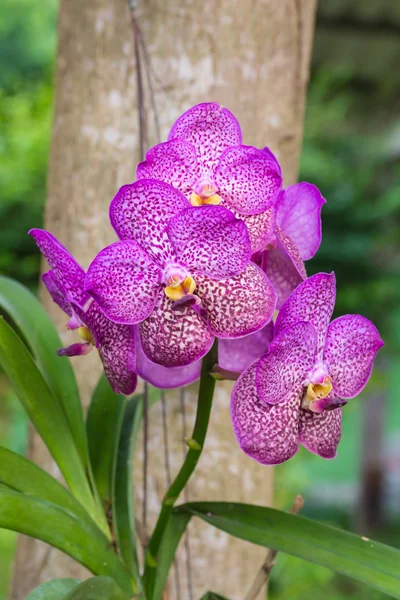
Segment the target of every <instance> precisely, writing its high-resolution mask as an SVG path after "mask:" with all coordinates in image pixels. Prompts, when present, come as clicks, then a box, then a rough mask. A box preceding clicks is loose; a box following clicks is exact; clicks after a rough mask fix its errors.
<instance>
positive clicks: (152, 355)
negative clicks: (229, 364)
mask: <svg viewBox="0 0 400 600" xmlns="http://www.w3.org/2000/svg"><path fill="white" fill-rule="evenodd" d="M139 327H140V336H141V342H142V348H143V350H144V352H145V354H146V356H147V357H148V358H149V359H150V360H151V361H153V362H155V363H157V364H159V365H162V366H163V367H183V366H186V365H190V364H191V363H193V362H195V361H198V360H199V359H200V358H202V357H203V356H204V355H205V354H207V352H208V351H209V350H210V348H211V346H212V343H213V341H214V336H213V335H212V333H211V332H210V331H209V330H208V328H207V326H206V324H205V323H204V322H203V320H202V318H201V317H200V316H199V315H198V314H197V312H195V311H194V310H193V309H192V308H190V307H189V306H183V307H182V308H181V310H179V311H178V310H174V308H173V303H172V302H171V300H170V299H169V298H167V296H166V295H165V294H160V295H159V297H158V299H157V303H156V305H155V307H154V310H153V311H152V313H151V314H150V315H149V317H148V318H147V319H145V320H144V321H143V322H142V323H140V326H139Z"/></svg>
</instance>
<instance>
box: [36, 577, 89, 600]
mask: <svg viewBox="0 0 400 600" xmlns="http://www.w3.org/2000/svg"><path fill="white" fill-rule="evenodd" d="M79 584H80V581H79V579H53V580H52V581H46V583H42V584H41V585H39V586H38V587H37V588H36V589H34V590H33V591H32V592H31V593H30V594H29V596H27V597H26V599H25V600H66V598H67V597H68V594H69V593H70V592H72V590H73V589H74V588H76V586H77V585H79Z"/></svg>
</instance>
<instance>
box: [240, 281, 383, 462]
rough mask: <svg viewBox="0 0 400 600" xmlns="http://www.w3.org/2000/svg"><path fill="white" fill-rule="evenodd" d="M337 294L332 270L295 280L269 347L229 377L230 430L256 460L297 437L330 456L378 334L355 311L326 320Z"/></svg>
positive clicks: (283, 455)
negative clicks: (237, 375) (231, 381)
mask: <svg viewBox="0 0 400 600" xmlns="http://www.w3.org/2000/svg"><path fill="white" fill-rule="evenodd" d="M335 298H336V284H335V275H334V273H331V274H330V275H328V274H326V273H317V274H316V275H313V276H312V277H310V278H309V279H307V280H306V281H304V282H303V283H301V284H300V285H299V286H298V287H297V288H296V290H295V291H294V292H293V294H292V295H291V296H290V298H289V299H288V300H287V301H286V302H285V304H284V305H283V307H282V309H281V311H280V312H279V314H278V318H277V320H276V323H275V338H274V340H273V341H272V342H271V344H270V346H269V349H268V353H267V354H266V355H265V356H264V357H263V358H261V359H260V360H259V361H256V362H254V363H253V364H252V365H251V366H250V367H249V368H248V369H247V370H246V371H245V372H244V373H242V375H241V376H240V378H239V379H238V381H237V382H236V384H235V387H234V389H233V392H232V397H231V416H232V422H233V428H234V431H235V435H236V437H237V439H238V442H239V445H240V447H241V448H242V450H243V451H244V452H245V453H246V454H247V455H248V456H250V457H251V458H253V459H255V460H256V461H258V462H260V463H261V464H265V465H274V464H279V463H282V462H284V461H286V460H288V459H289V458H291V457H292V456H294V454H296V452H297V450H298V445H299V443H300V444H302V445H303V446H305V447H306V448H307V449H308V450H310V451H311V452H313V453H315V454H318V455H319V456H322V457H323V458H328V459H331V458H334V457H335V456H336V449H337V446H338V444H339V440H340V436H341V423H342V409H341V406H343V405H344V404H346V403H347V401H348V399H349V398H354V397H355V396H357V395H358V394H359V393H360V392H361V391H362V390H363V389H364V387H365V386H366V384H367V382H368V379H369V377H370V375H371V371H372V366H373V362H374V359H375V356H376V354H377V352H378V350H379V349H380V348H381V347H382V346H383V342H382V340H381V338H380V336H379V332H378V330H377V329H376V327H375V326H374V325H373V324H372V323H371V321H369V320H368V319H366V318H365V317H362V316H361V315H345V316H343V317H339V318H338V319H335V320H334V321H332V322H331V323H330V319H331V316H332V312H333V308H334V304H335Z"/></svg>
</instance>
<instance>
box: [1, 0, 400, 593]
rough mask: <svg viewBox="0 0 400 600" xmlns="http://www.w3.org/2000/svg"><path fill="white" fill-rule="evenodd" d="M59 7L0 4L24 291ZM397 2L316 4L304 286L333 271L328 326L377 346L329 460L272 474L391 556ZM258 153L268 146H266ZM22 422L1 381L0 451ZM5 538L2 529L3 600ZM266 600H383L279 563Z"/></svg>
mask: <svg viewBox="0 0 400 600" xmlns="http://www.w3.org/2000/svg"><path fill="white" fill-rule="evenodd" d="M56 17H57V2H56V1H55V0H41V2H40V3H38V2H33V0H2V2H1V3H0V271H1V272H2V273H4V274H6V275H9V276H12V277H15V278H16V279H18V280H19V281H21V282H23V283H25V284H26V285H28V286H29V287H31V288H35V287H36V285H37V280H38V270H39V256H38V253H37V251H36V248H35V247H34V244H33V243H32V241H31V240H30V238H29V237H28V236H27V235H26V232H27V230H28V229H29V228H30V227H31V226H32V225H35V226H40V223H41V219H42V212H43V205H44V200H45V183H46V168H47V159H48V149H49V135H50V127H51V116H52V99H53V89H52V81H53V67H54V55H55V44H56ZM399 56H400V2H395V1H393V0H320V2H319V9H318V18H317V28H316V36H315V44H314V55H313V65H312V77H311V82H310V88H309V95H308V103H307V115H306V122H305V131H304V147H303V153H302V160H301V173H300V179H301V180H306V181H311V182H313V183H315V184H316V185H317V186H318V187H319V188H320V189H321V191H322V193H323V195H324V196H325V198H327V200H328V203H327V205H326V206H325V207H324V212H323V230H324V237H323V243H322V246H321V249H320V251H319V253H318V256H317V257H315V258H314V259H313V260H312V261H311V262H310V263H308V271H309V273H310V274H312V273H313V272H317V271H320V270H324V271H330V270H334V271H335V272H336V276H337V279H338V299H337V306H336V313H337V315H340V314H343V313H348V312H350V313H352V312H360V313H362V314H364V315H365V316H367V317H369V318H371V319H372V320H373V321H374V322H375V323H376V325H377V326H378V327H379V329H380V331H381V335H382V337H383V339H384V340H385V342H386V346H385V349H384V351H383V352H381V355H380V357H379V359H378V361H377V368H376V370H375V373H374V376H373V378H372V380H371V383H370V384H369V386H368V389H367V390H366V392H364V393H363V394H362V396H361V397H360V398H359V399H357V400H356V401H353V402H352V403H350V405H349V406H347V407H346V409H345V411H344V436H343V441H342V443H341V446H340V448H339V456H338V458H337V459H336V460H335V461H333V462H326V461H323V460H322V459H319V458H318V457H315V456H313V455H310V454H309V453H307V452H306V451H304V452H300V454H299V456H298V457H297V458H296V459H295V460H293V461H289V462H288V463H286V464H285V465H282V466H280V467H278V468H277V469H276V477H277V486H276V490H277V505H278V506H282V507H288V506H289V505H290V504H291V501H292V499H293V497H294V495H295V494H296V493H298V492H299V491H301V492H302V493H303V494H304V496H305V501H306V504H305V508H304V514H308V515H313V516H314V517H316V518H321V519H323V520H325V521H328V522H332V523H335V524H336V525H339V526H343V527H345V528H350V529H352V530H356V531H359V532H360V533H365V534H368V535H373V536H374V537H376V538H378V539H380V540H384V541H387V542H388V543H391V544H393V545H395V546H397V547H400V507H399V505H398V498H399V497H400V392H399V390H400V370H399V367H398V365H399V355H400V160H399V159H400V112H399V108H400V70H399V68H398V64H399ZM266 143H268V141H267V140H266ZM26 434H27V421H26V418H25V416H24V413H23V411H22V409H20V407H19V404H18V402H17V401H16V399H15V397H14V395H13V393H12V392H11V391H10V389H9V387H8V385H7V382H6V381H5V380H4V378H2V377H1V376H0V443H1V444H3V445H6V446H7V447H10V448H12V449H13V450H15V451H18V452H24V449H25V444H26ZM14 545H15V536H14V535H13V534H10V533H8V532H3V531H1V530H0V600H3V599H5V598H6V594H7V591H6V590H7V586H8V580H9V572H10V565H11V560H12V554H13V551H14ZM270 590H271V598H272V599H273V600H292V599H293V600H303V599H304V600H305V599H306V598H307V600H308V598H309V597H310V595H311V597H312V598H319V597H322V594H323V596H324V598H326V600H344V599H347V598H353V599H356V600H378V599H383V598H384V597H386V596H383V595H382V594H379V593H376V592H373V591H371V590H369V589H368V588H367V587H365V586H361V585H358V584H355V583H354V582H352V581H350V580H348V579H347V578H343V577H339V576H336V575H334V574H333V573H331V572H330V571H328V570H326V569H323V568H320V567H317V566H314V565H309V564H307V563H304V562H303V561H301V560H297V559H293V558H291V557H287V556H283V555H282V556H281V557H280V558H279V560H278V564H277V566H276V567H275V569H274V570H273V575H272V581H271V587H270Z"/></svg>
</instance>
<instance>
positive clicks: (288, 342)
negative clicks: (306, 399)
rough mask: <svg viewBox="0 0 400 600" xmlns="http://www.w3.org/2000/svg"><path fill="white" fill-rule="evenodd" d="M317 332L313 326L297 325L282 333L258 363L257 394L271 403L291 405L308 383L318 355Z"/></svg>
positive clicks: (308, 324) (309, 324) (307, 324)
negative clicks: (287, 403) (301, 388)
mask: <svg viewBox="0 0 400 600" xmlns="http://www.w3.org/2000/svg"><path fill="white" fill-rule="evenodd" d="M317 342H318V339H317V332H316V330H315V327H314V325H312V324H311V323H301V322H300V323H296V324H295V325H292V326H291V327H288V328H287V329H285V330H284V331H282V332H281V333H280V334H279V335H278V336H277V337H276V338H274V340H273V341H272V342H271V343H270V345H269V350H268V354H266V355H265V356H263V358H261V359H260V360H259V361H258V365H257V372H256V385H257V391H258V394H259V396H260V398H261V400H262V401H263V402H265V403H267V404H277V403H278V402H281V403H284V402H288V401H289V400H290V399H291V398H292V396H293V393H294V391H295V390H298V389H299V387H301V385H302V384H303V383H304V380H305V378H306V375H307V372H308V371H309V370H310V369H311V368H312V366H313V364H314V361H315V356H316V353H317Z"/></svg>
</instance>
